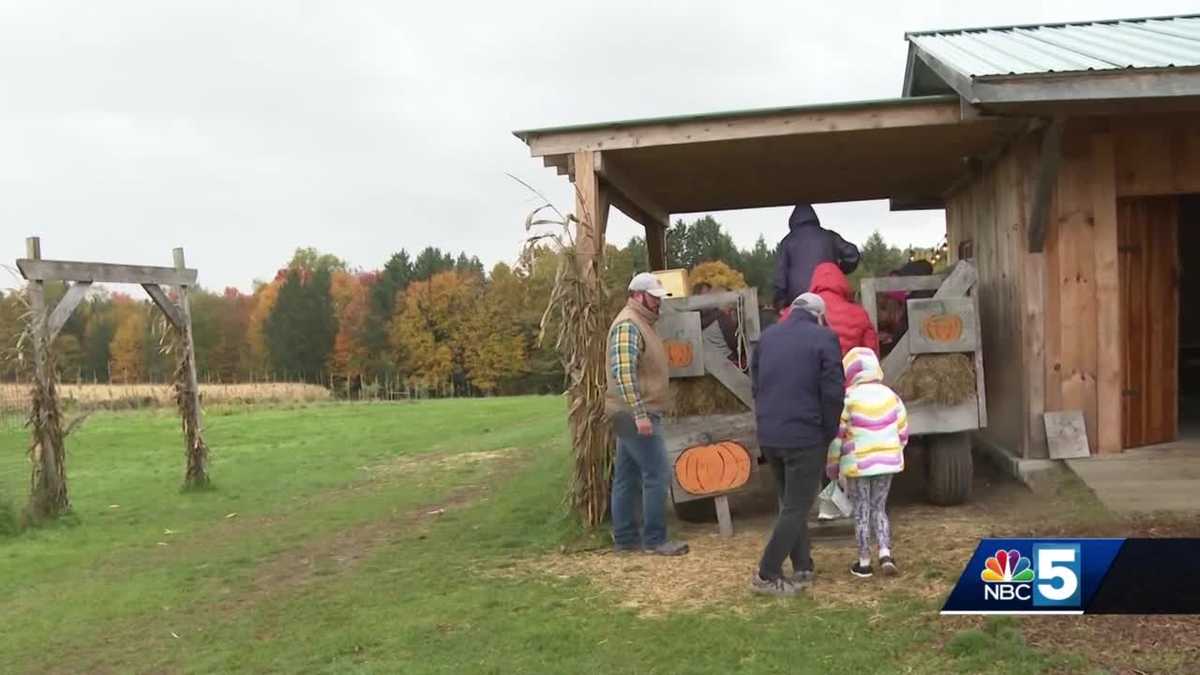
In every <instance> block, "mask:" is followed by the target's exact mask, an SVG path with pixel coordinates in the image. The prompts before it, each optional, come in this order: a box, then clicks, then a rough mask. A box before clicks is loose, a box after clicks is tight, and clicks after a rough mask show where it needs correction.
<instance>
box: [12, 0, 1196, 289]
mask: <svg viewBox="0 0 1200 675" xmlns="http://www.w3.org/2000/svg"><path fill="white" fill-rule="evenodd" d="M1189 10H1192V11H1194V10H1195V2H1194V0H1192V1H1190V2H1172V1H1154V0H1149V1H1146V0H1143V1H1142V2H1137V3H1132V2H1129V1H1128V0H1125V1H1122V2H1114V1H1109V0H1089V1H1087V2H1033V1H1028V0H1008V1H1007V2H995V3H978V2H961V0H953V1H946V2H901V1H897V0H878V1H877V0H866V1H864V0H859V1H858V2H829V3H813V2H795V1H794V0H792V1H788V2H779V3H753V2H728V1H724V2H700V1H696V0H692V1H689V2H655V3H647V2H644V1H643V2H630V3H625V2H616V1H614V0H606V1H605V2H595V3H583V2H562V1H561V0H558V1H556V2H539V3H527V2H520V1H517V0H512V1H509V2H486V3H485V2H479V3H456V2H421V3H401V2H394V1H391V2H386V1H382V0H380V1H368V0H355V1H351V0H345V1H342V2H301V1H294V2H278V3H269V2H253V1H250V0H240V1H238V2H220V1H215V0H208V1H204V2H193V3H176V2H165V1H163V0H156V1H152V2H131V1H122V0H104V1H95V0H92V1H90V2H77V3H74V2H72V3H68V2H55V1H53V0H38V1H36V2H12V1H11V0H5V1H4V2H3V3H2V4H0V62H2V63H3V64H4V67H3V69H2V70H0V235H2V236H0V264H8V265H11V261H12V260H13V259H15V258H17V257H21V256H22V255H23V254H24V244H23V241H24V238H25V237H26V236H28V235H33V234H36V235H40V236H41V237H42V247H43V255H44V256H45V257H48V258H59V259H81V260H97V261H109V262H131V263H140V264H163V265H167V264H170V260H171V248H172V247H174V246H183V247H185V249H186V251H187V257H188V262H189V264H190V265H191V266H194V267H198V268H199V269H200V281H201V283H202V284H204V285H205V286H207V287H210V288H218V289H219V288H221V287H224V286H237V287H239V288H242V289H245V290H248V289H249V288H250V287H251V282H252V281H253V280H254V279H256V278H258V279H262V278H269V277H270V276H271V275H272V274H273V271H274V270H275V269H276V268H278V267H279V266H281V265H282V263H283V262H285V261H286V260H287V259H288V258H289V256H290V254H291V251H292V250H293V249H294V248H296V247H297V246H315V247H317V248H319V249H321V250H323V251H329V252H333V253H335V254H337V255H339V256H341V257H343V258H345V259H346V260H348V261H349V262H350V264H351V265H353V266H356V267H362V268H365V269H372V268H377V267H379V266H381V265H382V264H383V263H384V261H386V259H387V258H388V257H389V255H390V254H391V253H392V252H394V251H398V250H399V249H401V248H407V249H408V250H409V251H415V250H419V249H421V248H423V247H425V246H427V245H435V246H439V247H441V248H443V249H450V250H453V251H458V250H461V249H465V250H467V251H469V252H471V253H473V254H477V255H479V256H480V257H481V258H482V259H483V260H484V261H485V262H486V263H487V264H488V265H491V264H492V263H494V262H496V261H499V260H511V259H512V258H513V257H515V254H516V251H517V249H518V248H519V243H520V240H521V238H522V235H523V232H522V227H521V223H522V221H523V218H524V215H525V213H526V212H527V211H528V210H529V208H530V206H531V201H530V198H529V195H528V194H527V192H526V191H525V190H524V189H523V188H521V187H520V186H518V185H516V184H515V183H514V182H513V181H511V180H510V179H509V178H507V177H506V176H505V172H511V173H514V174H516V175H518V176H520V177H522V178H523V179H525V180H527V181H529V182H530V183H531V184H533V185H535V186H537V187H538V188H539V189H541V190H543V191H544V192H545V193H546V194H547V195H549V196H550V197H551V198H552V199H553V200H554V201H556V202H557V203H558V204H559V205H560V206H564V207H567V208H571V207H572V206H573V202H572V199H571V193H570V191H569V184H568V182H567V180H566V178H565V177H559V176H557V175H555V173H554V171H553V169H545V168H542V165H541V161H540V160H535V159H531V158H530V157H529V154H528V151H527V149H526V148H525V146H524V145H523V144H522V143H521V142H520V141H518V140H517V139H516V138H514V137H513V136H512V135H511V133H510V132H511V131H512V130H514V129H521V128H530V127H538V126H552V125H560V124H569V123H579V122H593V121H608V120H615V119H622V118H631V117H647V116H659V115H671V114H681V113H696V112H705V111H713V110H726V109H739V108H753V107H762V106H781V105H796V104H805V103H817V102H825V101H835V100H855V99H872V98H886V97H893V96H898V95H899V93H900V86H901V81H902V79H903V74H904V57H905V42H904V40H903V34H904V31H906V30H920V29H928V28H950V27H961V26H980V25H996V24H1011V23H1036V22H1044V21H1063V20H1080V19H1098V18H1115V17H1122V16H1131V15H1133V16H1146V15H1158V14H1174V13H1185V12H1187V11H1189ZM896 169H897V170H903V167H896ZM818 211H819V213H820V214H821V216H822V218H823V220H824V221H825V222H826V224H827V225H829V226H832V227H835V228H836V229H838V230H839V231H841V232H842V233H843V234H844V235H845V236H846V237H847V238H849V239H852V240H855V241H860V242H861V241H862V240H863V239H865V238H866V237H867V236H868V235H869V234H870V232H871V231H872V230H873V229H875V228H877V227H878V228H880V229H881V230H882V232H883V234H884V237H885V238H886V239H888V240H889V241H891V242H893V243H895V244H905V243H909V242H911V243H914V244H922V245H932V244H934V243H936V242H937V241H938V240H940V238H941V234H942V230H943V222H942V215H941V212H920V213H913V214H889V213H888V212H887V209H886V205H885V204H883V203H858V204H843V205H829V206H822V207H818ZM677 215H678V214H677ZM718 217H719V219H720V220H721V221H722V222H723V223H725V224H726V225H727V226H728V228H729V230H730V232H731V233H732V234H733V236H734V238H735V240H737V242H738V243H739V244H741V245H743V246H749V245H751V244H752V243H753V242H754V240H755V238H757V236H758V235H759V234H760V233H761V234H764V235H766V236H767V238H768V239H769V240H772V241H773V240H775V239H778V238H779V237H780V236H782V235H783V234H784V233H785V232H786V217H787V212H786V210H779V209H760V210H756V211H737V212H725V213H721V214H719V215H718ZM638 230H639V228H638V227H637V226H635V225H634V224H633V223H632V222H631V221H629V220H627V219H625V218H624V217H623V216H621V215H620V214H619V213H617V212H615V210H614V213H613V216H612V219H611V223H610V232H611V235H610V237H611V239H612V240H614V241H618V242H622V241H624V240H625V239H627V238H628V237H629V236H631V235H633V234H635V233H637V232H638ZM8 277H9V275H8V274H7V273H4V272H0V286H11V285H13V283H14V282H13V280H12V279H10V278H8Z"/></svg>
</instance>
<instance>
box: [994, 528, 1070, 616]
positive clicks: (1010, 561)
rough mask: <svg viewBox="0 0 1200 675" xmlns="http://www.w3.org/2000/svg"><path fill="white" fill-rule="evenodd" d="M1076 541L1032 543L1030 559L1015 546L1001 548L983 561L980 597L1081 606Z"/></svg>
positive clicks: (1041, 605)
mask: <svg viewBox="0 0 1200 675" xmlns="http://www.w3.org/2000/svg"><path fill="white" fill-rule="evenodd" d="M1080 569H1081V565H1080V548H1079V544H1050V543H1046V544H1040V543H1035V544H1034V545H1033V559H1032V560H1030V559H1029V558H1028V557H1026V556H1022V555H1021V552H1020V551H1018V550H1017V549H1015V548H1014V549H1010V550H1007V551H1005V550H1004V549H1000V550H998V551H996V553H995V554H994V555H992V556H990V557H989V558H988V559H987V560H986V561H985V563H984V568H983V571H982V572H981V573H980V578H981V579H982V580H983V581H984V586H983V597H984V599H986V600H998V601H1012V600H1017V601H1023V602H1029V601H1031V600H1032V601H1033V606H1034V607H1079V606H1080V596H1081V593H1080V585H1081V576H1080V574H1081V573H1080Z"/></svg>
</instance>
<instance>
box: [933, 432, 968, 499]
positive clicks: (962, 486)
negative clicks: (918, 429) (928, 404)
mask: <svg viewBox="0 0 1200 675" xmlns="http://www.w3.org/2000/svg"><path fill="white" fill-rule="evenodd" d="M928 442H929V445H928V448H929V451H928V457H927V460H926V461H927V463H928V464H927V466H928V476H927V480H926V483H925V494H926V497H927V498H928V499H929V501H930V502H932V503H934V504H937V505H938V506H954V505H956V504H962V503H963V502H965V501H967V498H968V497H970V496H971V481H972V479H973V477H974V474H975V467H974V462H973V460H972V458H971V436H970V434H968V433H965V432H960V433H956V434H937V435H936V436H930V437H929V439H928Z"/></svg>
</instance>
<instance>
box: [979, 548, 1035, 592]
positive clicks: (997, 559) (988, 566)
mask: <svg viewBox="0 0 1200 675" xmlns="http://www.w3.org/2000/svg"><path fill="white" fill-rule="evenodd" d="M1032 568H1033V565H1032V563H1031V562H1030V560H1029V558H1027V557H1025V556H1022V555H1021V552H1020V551H1018V550H1016V549H1010V550H1008V551H1005V550H1003V549H1000V550H997V551H996V553H995V555H993V556H991V557H990V558H988V559H987V562H985V563H984V565H983V572H982V573H981V574H980V577H981V578H982V579H983V580H984V581H986V582H988V583H993V584H1003V583H1007V584H1026V583H1029V582H1031V581H1033V579H1034V574H1033V569H1032Z"/></svg>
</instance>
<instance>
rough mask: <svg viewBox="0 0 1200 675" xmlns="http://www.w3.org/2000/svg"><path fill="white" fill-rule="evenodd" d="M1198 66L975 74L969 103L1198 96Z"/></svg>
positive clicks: (991, 106) (998, 106)
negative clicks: (971, 101) (1062, 72)
mask: <svg viewBox="0 0 1200 675" xmlns="http://www.w3.org/2000/svg"><path fill="white" fill-rule="evenodd" d="M1198 70H1200V69H1197V68H1194V67H1189V68H1162V69H1150V68H1136V69H1124V68H1123V69H1120V70H1116V69H1114V70H1111V71H1094V72H1088V73H1064V74H1058V73H1055V74H1048V75H1047V74H1037V75H1000V76H985V77H977V78H975V79H974V81H973V82H972V84H971V91H972V96H973V97H974V100H973V102H974V103H975V104H977V105H980V106H981V107H982V108H983V110H984V111H988V110H997V111H1000V110H1002V109H1003V108H1004V107H1005V106H1013V105H1016V104H1022V103H1031V104H1046V103H1066V102H1073V101H1097V102H1108V101H1124V100H1137V99H1150V100H1155V99H1167V100H1169V99H1173V98H1184V97H1195V96H1200V78H1197V77H1196V74H1197V71H1198Z"/></svg>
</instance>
